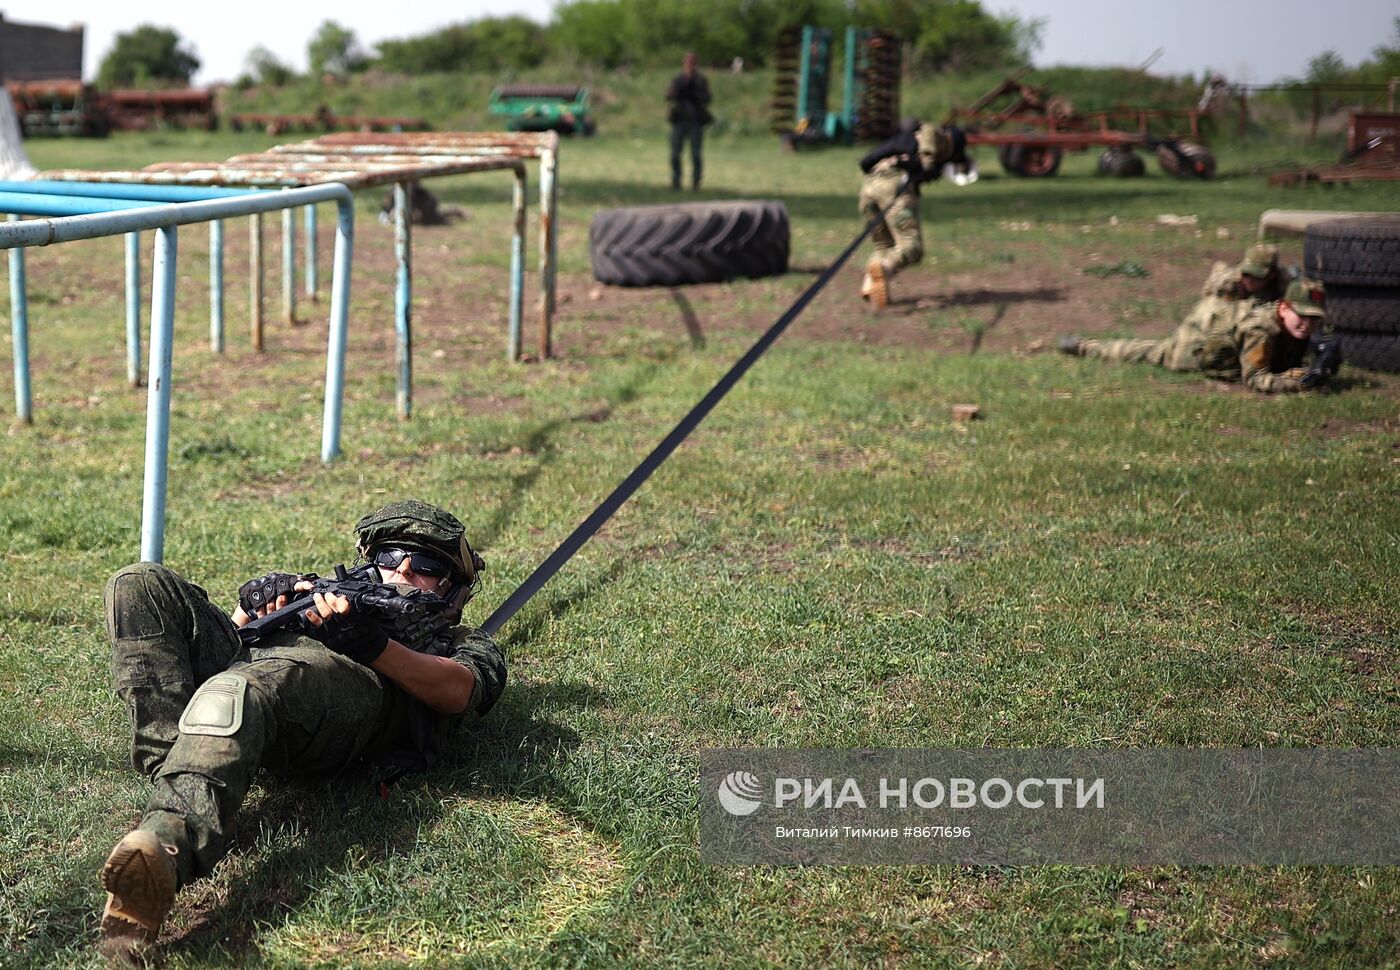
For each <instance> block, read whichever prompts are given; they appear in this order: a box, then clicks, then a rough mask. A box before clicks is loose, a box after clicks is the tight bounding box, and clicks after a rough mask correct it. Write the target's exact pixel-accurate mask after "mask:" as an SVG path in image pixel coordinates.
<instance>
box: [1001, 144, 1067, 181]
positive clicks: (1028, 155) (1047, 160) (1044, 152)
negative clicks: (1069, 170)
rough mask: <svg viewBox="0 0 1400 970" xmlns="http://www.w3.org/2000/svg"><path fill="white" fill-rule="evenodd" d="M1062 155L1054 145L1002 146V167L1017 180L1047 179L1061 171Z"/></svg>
mask: <svg viewBox="0 0 1400 970" xmlns="http://www.w3.org/2000/svg"><path fill="white" fill-rule="evenodd" d="M1061 157H1062V154H1061V152H1060V150H1059V149H1058V148H1055V147H1054V146H1053V145H1002V146H1001V148H1000V149H999V150H998V151H997V158H998V159H1000V160H1001V167H1002V168H1004V169H1006V171H1007V172H1008V173H1009V174H1011V175H1015V176H1016V177H1017V178H1047V177H1049V176H1051V175H1054V174H1055V173H1056V172H1058V171H1059V170H1060V159H1061Z"/></svg>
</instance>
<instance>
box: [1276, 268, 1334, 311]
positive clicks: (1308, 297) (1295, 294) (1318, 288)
mask: <svg viewBox="0 0 1400 970" xmlns="http://www.w3.org/2000/svg"><path fill="white" fill-rule="evenodd" d="M1283 301H1284V302H1285V303H1287V304H1288V305H1289V306H1291V307H1292V308H1293V311H1294V312H1295V313H1297V314H1298V316H1300V317H1325V316H1327V310H1326V309H1325V307H1326V302H1327V301H1326V295H1325V294H1324V293H1323V291H1322V284H1321V283H1319V282H1318V281H1317V280H1310V279H1305V278H1303V277H1301V276H1300V277H1298V279H1296V280H1294V281H1293V282H1292V283H1289V284H1288V291H1287V292H1285V293H1284V294H1283Z"/></svg>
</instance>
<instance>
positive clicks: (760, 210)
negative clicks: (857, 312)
mask: <svg viewBox="0 0 1400 970" xmlns="http://www.w3.org/2000/svg"><path fill="white" fill-rule="evenodd" d="M790 244H791V238H790V229H789V227H788V214H787V209H786V207H784V206H783V204H782V203H781V202H749V201H745V202H692V203H685V204H681V205H648V206H632V207H629V208H625V209H609V210H605V211H603V212H599V213H598V214H597V215H596V216H594V217H593V224H592V225H591V226H590V227H589V229H588V247H589V251H590V254H591V255H592V258H593V275H594V276H595V277H596V278H597V279H598V281H599V282H602V283H613V284H616V285H618V286H680V285H682V284H685V283H718V282H723V281H724V280H731V279H735V278H736V277H741V276H747V277H758V276H774V275H776V274H778V273H784V272H787V266H788V252H789V247H790Z"/></svg>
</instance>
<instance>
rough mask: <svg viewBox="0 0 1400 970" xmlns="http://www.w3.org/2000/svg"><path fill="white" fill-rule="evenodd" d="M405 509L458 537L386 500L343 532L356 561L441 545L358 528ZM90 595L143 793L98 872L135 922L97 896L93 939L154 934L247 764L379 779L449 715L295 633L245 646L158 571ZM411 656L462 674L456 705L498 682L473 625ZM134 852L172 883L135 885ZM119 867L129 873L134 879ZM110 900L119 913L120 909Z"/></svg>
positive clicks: (216, 854) (431, 743)
mask: <svg viewBox="0 0 1400 970" xmlns="http://www.w3.org/2000/svg"><path fill="white" fill-rule="evenodd" d="M405 509H407V510H409V511H410V512H417V511H420V510H429V511H430V512H431V513H435V514H436V515H439V516H445V517H446V518H447V519H449V520H450V521H451V522H453V523H455V524H456V526H457V528H459V529H460V523H457V522H456V519H454V518H452V517H451V516H449V515H447V513H444V512H442V511H441V510H438V509H435V508H433V507H432V506H425V505H422V504H421V503H395V504H394V505H391V506H387V507H386V508H385V509H382V510H380V512H377V513H373V514H372V515H371V516H366V517H365V519H363V520H361V523H360V525H359V526H357V530H358V531H359V532H360V534H361V548H360V551H361V553H362V554H365V553H369V554H372V553H373V552H374V551H375V550H377V549H380V548H385V547H388V546H390V545H392V546H394V547H397V548H404V549H413V550H416V551H418V552H420V553H427V552H429V551H432V552H433V554H434V555H436V556H438V557H439V558H443V552H442V549H443V548H444V547H445V545H446V544H445V543H444V542H442V541H437V540H436V539H435V537H433V536H428V537H427V538H424V536H423V535H421V534H419V535H415V534H413V530H412V527H411V523H412V520H411V519H409V518H404V517H403V516H400V517H399V518H398V519H394V520H392V522H391V525H393V526H394V527H395V528H397V530H398V531H391V530H390V529H388V528H381V529H380V530H379V531H378V532H374V531H371V532H368V533H367V532H366V531H365V524H366V523H367V522H372V520H374V517H375V516H379V517H380V520H382V519H383V515H382V513H384V512H387V511H391V510H397V511H399V512H402V511H403V510H405ZM374 521H379V520H374ZM405 521H408V522H410V526H409V527H407V529H406V530H405V527H404V526H402V525H401V523H403V522H405ZM454 541H455V542H456V543H457V546H456V547H455V548H460V550H461V553H460V555H458V554H453V555H449V556H447V557H446V558H448V559H451V560H452V561H453V562H454V563H460V562H462V560H463V559H464V558H465V559H466V561H467V562H468V563H470V564H471V565H470V567H469V569H468V570H467V571H466V574H465V575H466V579H465V582H466V584H467V587H468V588H472V587H473V586H474V584H475V574H476V571H477V569H479V568H481V567H482V564H481V561H480V559H479V557H477V556H476V555H475V553H473V552H471V550H470V547H469V546H467V544H466V541H465V538H463V537H461V536H460V535H458V536H456V537H455V539H454ZM448 551H449V553H451V552H452V547H449V548H448ZM400 558H401V559H402V558H403V557H400ZM458 572H459V570H457V569H456V567H454V575H457V573H458ZM458 581H459V582H461V581H462V580H461V579H459V580H458ZM105 599H106V620H107V632H108V636H109V637H110V639H111V643H112V678H113V683H114V686H115V688H116V692H117V694H118V696H119V697H120V698H121V700H122V701H123V702H124V703H125V705H126V708H127V711H128V713H129V715H130V719H131V732H132V745H131V761H132V764H133V766H134V767H135V768H136V770H137V771H139V772H141V773H142V774H144V775H146V776H147V777H148V778H150V780H151V785H152V789H151V795H150V798H149V800H148V801H147V804H146V810H145V813H144V814H143V816H142V818H141V822H140V824H139V826H138V828H137V831H136V832H134V833H129V834H128V836H127V837H126V838H124V839H123V841H122V842H120V843H118V847H117V848H116V849H114V850H113V854H112V856H110V857H109V860H108V864H107V866H106V867H105V869H104V874H103V878H104V881H105V882H108V883H109V885H108V888H109V890H110V889H112V885H111V884H110V883H111V881H112V880H118V881H122V882H121V888H122V890H123V892H126V893H129V894H130V895H131V896H132V897H135V902H136V911H137V912H138V914H139V915H138V916H137V917H136V918H135V919H134V920H133V918H132V917H131V916H130V915H127V916H126V917H125V918H119V917H113V916H112V915H111V914H112V913H113V912H114V906H115V907H116V910H115V911H116V912H117V913H118V914H120V913H121V912H123V910H122V903H123V901H120V900H119V901H117V902H116V903H115V904H114V902H113V900H112V898H110V897H109V903H108V912H107V913H106V914H104V923H103V934H104V937H108V938H110V939H122V938H124V937H126V936H129V935H130V934H131V932H132V931H133V930H135V931H141V930H143V929H144V930H145V931H149V932H144V933H142V934H140V935H144V936H145V937H146V939H147V940H149V939H153V938H154V934H155V932H156V931H158V929H159V923H160V921H161V919H162V918H163V916H164V911H165V910H167V909H168V907H169V904H170V902H171V901H172V900H173V892H174V889H175V888H178V886H179V885H184V884H185V883H187V882H189V881H190V880H191V879H193V878H197V877H199V876H204V875H207V874H208V873H209V872H210V871H211V870H212V869H213V868H214V866H215V864H216V863H218V861H219V860H220V859H221V858H223V856H224V854H225V852H226V851H227V849H228V845H229V840H230V838H231V837H232V835H233V831H234V825H235V819H236V816H237V814H238V810H239V807H240V806H241V805H242V803H243V799H244V797H245V795H246V794H247V791H248V787H249V785H250V784H251V782H252V780H253V778H254V775H255V774H256V773H257V772H258V770H259V769H261V768H266V769H268V770H269V771H271V772H274V773H277V774H282V775H285V776H289V777H305V776H317V775H319V776H326V775H331V774H335V773H337V772H341V771H344V770H347V769H351V768H356V767H360V768H364V769H365V770H366V771H367V773H368V775H369V778H370V779H371V780H374V779H378V780H380V781H388V780H392V779H393V778H395V777H398V776H399V775H401V774H403V773H404V772H406V771H412V770H416V769H420V768H424V767H427V766H428V765H429V764H431V763H432V761H433V760H434V759H435V758H436V755H437V753H438V750H439V747H440V745H441V742H442V740H443V738H444V736H445V734H446V732H447V731H448V729H449V728H450V726H451V724H452V723H453V722H454V721H455V720H456V716H454V715H446V714H440V713H438V712H436V711H434V710H433V709H432V708H430V707H428V705H427V704H425V703H423V702H422V701H420V700H418V699H417V698H415V697H413V696H412V695H410V694H409V693H408V692H406V691H405V690H404V689H403V688H401V687H400V686H398V685H397V684H396V683H394V682H393V681H392V680H390V679H389V678H388V677H386V676H384V675H383V674H380V673H379V672H377V671H376V670H375V669H373V668H371V667H370V666H367V665H365V664H362V663H359V662H357V661H356V660H352V659H350V657H348V656H345V655H343V654H342V653H337V652H333V651H332V650H331V649H329V648H327V647H326V646H324V645H322V643H320V642H318V641H317V640H315V639H312V638H311V637H309V636H304V635H302V634H301V632H300V631H299V630H298V629H296V628H289V629H286V630H283V631H278V632H273V633H270V634H267V635H265V636H264V637H262V638H261V639H259V640H258V641H256V642H255V643H254V644H253V645H252V646H248V645H245V644H244V643H243V642H242V641H241V640H240V638H239V636H238V631H237V627H236V626H235V625H234V622H233V620H232V619H230V617H229V616H228V615H227V614H226V613H224V611H223V610H220V609H219V608H218V607H216V606H214V605H213V604H212V603H210V602H209V597H208V595H207V594H206V593H205V591H204V590H203V589H201V588H200V587H199V586H196V585H195V584H194V583H191V582H189V581H187V580H185V579H183V578H182V577H180V576H179V575H178V574H176V573H175V572H173V571H172V570H170V569H167V568H166V567H164V566H161V565H157V564H154V563H138V564H135V565H132V566H127V567H126V568H124V569H122V570H120V571H119V572H118V573H117V574H116V575H115V576H113V577H112V579H111V581H110V582H109V583H108V584H107V589H106V596H105ZM380 649H383V648H382V647H381V648H380ZM416 649H417V650H418V651H419V652H420V653H425V654H429V655H434V656H438V657H446V658H449V659H450V660H452V661H454V662H456V663H458V664H461V665H462V666H463V667H466V668H467V669H469V670H470V671H471V672H472V674H473V675H474V685H473V688H472V696H471V699H470V702H469V703H468V704H467V707H466V711H474V712H478V713H485V712H486V711H487V710H489V709H490V707H491V706H492V705H493V704H494V703H495V701H496V699H497V698H498V697H499V696H500V694H501V691H502V690H503V688H504V686H505V679H506V667H505V660H504V657H503V656H502V654H501V651H500V649H499V648H498V647H497V646H496V644H495V643H494V642H493V641H492V640H491V638H490V637H488V636H487V635H486V634H484V633H482V632H480V631H479V630H474V629H470V628H465V627H454V628H452V629H450V630H448V631H446V632H445V633H443V634H441V635H440V636H439V637H437V638H436V639H435V640H433V641H432V642H431V643H429V644H427V645H417V646H416ZM466 711H464V712H463V713H466ZM144 833H150V834H151V835H153V836H154V837H155V840H158V841H152V840H150V839H149V837H148V836H147V835H145V834H144ZM133 837H136V838H135V839H134V840H133ZM142 839H146V840H147V842H146V843H142V842H141V840H142ZM143 844H148V845H150V846H154V847H155V849H154V853H155V854H158V853H159V851H160V849H161V848H162V847H163V849H164V852H166V853H169V854H170V855H172V856H173V857H174V873H173V878H174V882H175V884H176V885H175V886H174V887H172V886H171V885H170V882H171V879H172V877H171V876H167V875H164V874H162V873H157V875H158V876H159V879H157V880H156V882H157V883H158V884H159V885H157V886H156V888H154V889H152V888H151V887H152V881H151V878H150V876H149V872H150V871H153V870H155V869H159V866H152V865H151V860H150V858H149V856H150V855H151V854H152V853H150V852H148V853H147V856H148V857H147V858H145V859H142V858H141V855H142V853H141V851H140V848H141V845H143ZM133 859H135V863H136V865H137V867H138V868H139V869H140V871H138V872H136V873H135V874H134V875H133V874H132V870H131V865H132V860H133ZM122 867H125V868H122ZM119 868H121V869H122V871H121V873H120V874H119V875H113V873H114V872H116V871H117V870H118V869H119ZM114 894H115V890H114ZM148 897H154V898H155V902H151V899H150V898H148ZM124 902H125V904H126V905H127V907H128V908H129V907H130V905H131V903H132V900H131V899H127V900H125V901H124ZM133 922H135V923H139V924H142V926H133V925H132V924H133Z"/></svg>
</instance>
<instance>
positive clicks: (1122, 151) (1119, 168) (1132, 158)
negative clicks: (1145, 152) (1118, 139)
mask: <svg viewBox="0 0 1400 970" xmlns="http://www.w3.org/2000/svg"><path fill="white" fill-rule="evenodd" d="M1146 172H1147V165H1146V163H1144V162H1143V160H1142V156H1141V155H1139V154H1138V153H1137V152H1135V151H1133V150H1132V149H1131V148H1109V149H1106V150H1105V151H1104V153H1103V154H1102V155H1100V156H1099V174H1100V175H1110V176H1114V177H1116V178H1137V177H1138V176H1139V175H1144V174H1146Z"/></svg>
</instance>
